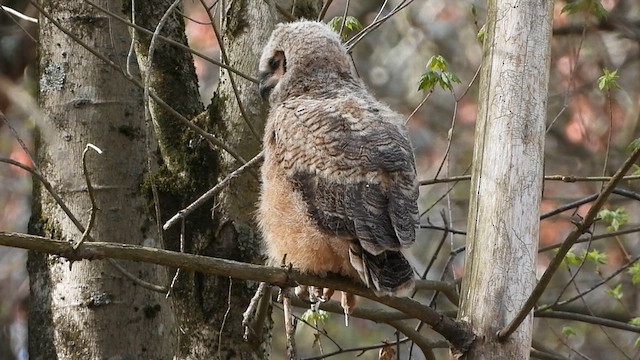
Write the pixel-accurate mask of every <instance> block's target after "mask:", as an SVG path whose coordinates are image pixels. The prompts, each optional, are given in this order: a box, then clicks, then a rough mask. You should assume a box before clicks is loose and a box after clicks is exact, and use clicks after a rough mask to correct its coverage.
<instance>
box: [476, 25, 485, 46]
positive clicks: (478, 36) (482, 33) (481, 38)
mask: <svg viewBox="0 0 640 360" xmlns="http://www.w3.org/2000/svg"><path fill="white" fill-rule="evenodd" d="M485 35H487V24H484V25H482V27H481V28H480V30H479V31H478V33H477V34H476V39H478V41H480V42H481V43H484V37H485Z"/></svg>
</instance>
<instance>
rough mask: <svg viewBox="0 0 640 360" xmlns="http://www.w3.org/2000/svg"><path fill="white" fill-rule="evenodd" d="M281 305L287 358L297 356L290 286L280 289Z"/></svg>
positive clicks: (293, 358)
mask: <svg viewBox="0 0 640 360" xmlns="http://www.w3.org/2000/svg"><path fill="white" fill-rule="evenodd" d="M282 307H283V309H284V332H285V334H286V336H287V358H289V360H295V359H297V358H298V354H297V352H296V336H295V335H296V323H295V320H294V318H293V306H292V305H291V288H284V289H282Z"/></svg>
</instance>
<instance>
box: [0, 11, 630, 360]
mask: <svg viewBox="0 0 640 360" xmlns="http://www.w3.org/2000/svg"><path fill="white" fill-rule="evenodd" d="M581 1H582V0H581ZM208 2H211V1H208ZM578 2H580V1H578ZM583 2H585V3H587V2H588V1H583ZM347 3H350V4H349V5H348V6H349V7H348V14H349V15H350V16H354V17H355V18H357V19H358V20H359V21H360V22H361V23H362V24H363V25H365V26H366V25H367V24H370V23H371V22H372V21H374V19H375V18H376V17H377V16H384V15H387V14H388V13H389V11H390V10H391V9H393V8H394V7H395V6H397V5H399V4H401V3H410V4H409V5H408V6H407V7H406V8H405V9H403V10H401V11H399V12H398V13H396V14H395V15H393V16H392V17H390V18H389V19H388V20H387V21H385V22H384V23H383V24H382V25H381V26H380V27H379V28H378V29H376V30H374V31H373V32H371V33H370V34H368V35H367V36H366V37H364V38H363V39H362V40H361V41H359V42H358V44H357V45H356V46H355V47H354V51H353V59H354V62H355V64H356V67H357V70H358V72H359V74H360V76H361V77H362V78H363V79H364V80H365V82H366V83H367V84H368V85H369V87H370V88H371V90H372V91H373V92H374V93H375V94H376V95H377V97H378V98H379V99H381V100H383V101H385V102H387V103H388V104H390V105H391V107H392V108H393V109H395V110H397V111H398V112H401V113H403V114H405V115H406V116H407V118H408V126H409V127H410V131H411V140H412V142H413V146H414V149H415V153H416V160H417V166H418V177H419V179H421V180H429V179H433V178H434V176H437V177H438V178H449V177H454V176H461V175H468V174H469V169H470V161H471V155H472V151H473V143H474V137H473V136H474V126H475V119H476V111H477V87H478V81H477V79H476V78H475V75H476V74H477V72H478V68H479V65H480V63H481V60H482V59H481V57H482V43H481V42H480V41H479V40H478V36H477V35H478V33H479V32H480V31H481V28H482V25H483V23H484V18H485V11H486V4H485V2H484V1H471V0H469V1H462V0H460V1H450V0H416V1H409V2H407V1H402V0H389V1H351V2H349V1H346V2H345V1H344V0H336V1H333V3H332V5H331V7H330V8H329V11H328V13H327V15H326V17H325V21H328V20H330V19H332V18H333V17H335V16H341V15H342V13H343V12H344V10H345V6H347ZM596 3H597V2H596ZM2 5H3V6H8V7H11V8H13V9H16V10H18V11H20V12H22V13H24V14H27V15H30V16H34V17H37V12H36V11H34V9H33V8H31V7H30V6H29V2H28V1H2ZM566 5H567V2H565V1H557V2H556V4H555V10H554V15H553V24H554V25H553V27H554V36H553V43H552V60H551V79H550V83H549V101H548V114H547V138H546V154H545V172H546V175H556V174H559V175H566V176H575V177H596V176H610V175H612V174H613V173H614V172H615V170H616V169H617V168H618V167H619V165H620V164H621V163H622V162H623V161H624V159H625V158H626V155H627V150H626V148H627V146H628V145H629V143H630V142H631V141H632V140H633V139H635V138H638V137H640V128H639V126H638V125H639V121H640V2H638V1H637V0H604V1H602V2H601V5H602V7H603V9H604V10H606V12H607V13H608V15H607V16H606V17H605V18H598V17H597V16H594V15H593V14H587V13H577V14H569V13H568V12H562V9H563V8H564V7H565V6H566ZM183 6H184V16H185V22H186V28H187V36H188V38H189V44H190V46H191V47H192V48H194V49H196V50H199V51H201V52H203V53H205V54H207V55H209V56H210V57H212V58H218V57H219V47H218V44H217V42H216V37H215V36H214V34H213V31H212V29H211V27H210V26H209V25H207V23H208V22H209V17H208V16H207V14H206V13H205V9H203V8H202V6H201V4H200V3H199V2H197V1H184V3H183ZM35 26H37V25H36V24H33V23H31V22H29V21H25V20H22V19H19V18H18V17H16V16H14V15H11V14H9V13H8V12H7V11H4V10H3V11H0V75H1V76H2V79H3V81H12V82H14V83H16V84H20V86H21V87H22V88H23V89H24V90H25V91H26V92H30V93H34V91H35V89H36V87H37V79H36V78H35V75H34V72H33V64H34V61H35V47H36V41H37V39H35V34H36V31H34V28H35ZM353 33H355V32H352V33H350V35H352V34H353ZM433 55H442V56H443V57H444V58H445V59H446V60H447V61H448V69H447V70H448V71H451V72H453V73H455V74H456V75H457V76H458V77H459V79H460V80H461V83H460V84H456V85H454V87H453V91H452V92H450V91H448V90H443V89H441V88H437V89H436V90H435V91H433V93H431V92H428V91H420V90H418V85H419V80H420V78H421V75H422V74H423V73H424V72H425V66H426V64H427V62H428V60H429V58H431V56H433ZM194 62H195V66H196V70H197V73H198V76H199V80H200V91H201V95H202V100H203V102H204V103H205V104H206V103H208V102H209V101H210V99H211V95H212V92H213V90H214V89H215V87H216V84H217V80H218V75H219V68H218V67H217V66H215V65H213V64H210V63H208V62H206V61H204V60H202V59H201V58H198V57H195V58H194ZM605 68H606V69H608V70H611V71H614V70H615V71H617V76H618V78H617V83H618V84H619V88H612V89H611V90H609V91H607V90H606V89H605V90H601V89H599V87H598V79H599V78H600V77H601V76H602V75H603V69H605ZM4 88H5V89H6V87H4ZM2 89H3V86H1V83H0V110H1V111H2V112H3V113H4V114H6V116H7V119H8V121H9V123H10V124H11V128H13V129H14V131H15V132H17V135H18V136H19V138H21V139H23V140H24V141H25V142H26V144H27V146H28V147H29V148H33V143H32V140H31V139H32V135H31V134H32V133H33V131H34V125H33V123H32V122H31V121H30V120H29V119H27V118H25V117H24V115H22V114H21V113H20V112H19V111H17V110H16V109H15V107H13V108H12V107H11V102H10V101H9V100H8V98H6V97H5V96H4V95H3V93H2ZM427 96H428V98H426V101H425V97H427ZM449 138H450V139H451V141H450V143H449V141H448V139H449ZM447 153H448V156H447V157H446V161H444V162H443V159H444V158H445V154H447ZM0 158H5V159H13V160H15V161H18V162H21V163H23V164H27V165H29V159H28V157H27V156H26V155H25V153H24V152H23V151H22V149H21V147H20V145H19V144H18V143H17V141H16V136H15V134H12V129H10V127H9V126H7V125H6V124H4V123H3V121H0ZM436 174H437V175H436ZM31 180H32V179H31V177H30V176H29V174H28V173H26V172H25V171H23V170H21V169H19V168H17V167H15V166H11V165H9V164H0V229H1V230H3V231H15V232H26V230H27V222H28V220H29V215H30V191H31ZM588 180H593V179H588ZM601 186H602V181H576V182H563V181H546V182H545V187H544V195H543V202H542V206H541V209H540V210H539V212H540V214H544V213H546V212H548V211H551V210H553V209H556V208H558V207H560V206H562V205H564V204H567V203H570V202H573V201H576V200H578V199H581V198H584V197H586V196H588V195H591V194H594V193H597V192H598V191H599V189H600V187H601ZM623 187H624V188H625V189H626V190H628V191H629V194H627V196H619V195H614V196H613V197H612V198H611V199H610V202H609V203H608V205H607V209H609V210H611V214H610V217H609V218H607V217H605V218H604V219H603V221H601V222H600V223H599V224H598V226H596V228H595V229H593V234H594V235H596V236H597V235H599V234H603V233H608V232H611V231H618V232H620V231H626V230H628V232H629V233H627V234H619V235H616V236H612V237H607V238H604V239H603V240H601V241H593V242H584V243H582V244H578V245H576V246H575V247H574V249H573V250H572V252H571V253H570V257H568V258H567V266H566V267H564V268H563V269H562V270H561V271H560V272H559V273H558V275H557V276H556V277H555V279H554V283H553V285H552V286H550V287H549V288H548V289H547V293H546V294H547V295H546V296H545V297H544V298H543V300H542V303H557V302H558V301H557V300H558V299H559V298H562V299H570V298H572V297H573V296H574V295H576V294H581V293H582V292H584V291H585V290H587V289H590V288H591V287H595V286H596V285H598V286H597V287H596V288H595V290H594V291H592V292H590V293H589V294H588V295H585V296H583V297H578V298H577V299H575V301H570V302H567V303H566V304H560V305H562V306H563V307H564V308H565V309H569V308H571V309H572V311H575V312H578V313H583V314H586V315H589V314H591V315H594V316H598V317H603V318H608V319H614V320H618V321H622V322H630V321H631V322H632V323H633V321H634V319H635V321H637V320H638V319H640V289H638V285H637V282H638V281H639V280H640V271H638V270H635V271H637V273H636V272H634V270H633V269H634V263H635V261H636V260H637V259H638V255H640V242H639V241H638V240H640V235H639V234H638V231H640V228H639V227H640V215H639V214H640V211H639V210H640V206H639V202H638V200H640V198H639V197H640V196H639V195H638V193H639V192H640V191H639V190H640V189H639V187H638V183H637V182H633V181H628V182H625V183H624V184H623ZM468 196H469V188H468V181H465V180H461V181H457V182H452V181H451V182H443V183H438V184H432V185H428V186H422V187H421V196H420V209H421V212H422V214H423V215H422V218H421V224H422V228H421V229H420V231H419V233H418V240H417V244H416V245H417V246H415V248H414V250H415V251H414V255H415V257H416V260H417V262H418V263H420V264H422V266H423V268H422V269H418V270H419V271H420V272H422V271H424V269H425V268H426V266H427V264H429V263H430V261H431V260H432V259H435V260H434V262H433V265H431V267H430V269H429V275H428V278H432V279H447V280H458V279H460V277H461V276H462V275H463V274H462V272H463V269H464V267H463V257H464V255H463V254H464V253H463V252H462V251H460V249H461V247H462V246H463V245H464V240H465V238H464V230H465V226H466V215H467V209H468ZM588 208H589V204H588V203H587V204H584V205H582V206H580V207H578V208H577V211H574V209H571V210H570V211H567V212H563V213H561V214H558V215H555V216H552V217H550V218H548V219H545V220H543V221H542V223H541V234H540V248H541V250H545V249H546V250H547V251H541V254H540V257H539V263H538V274H541V273H542V272H543V271H544V269H545V265H546V264H547V262H548V260H549V259H550V258H551V256H553V251H552V246H553V245H554V244H557V243H558V242H560V241H562V240H563V239H564V237H565V236H566V234H567V233H568V232H569V231H571V230H572V226H573V225H572V222H571V221H572V218H574V217H577V216H580V214H584V213H585V212H586V210H588ZM531 212H532V215H533V214H535V213H536V209H531ZM445 227H447V228H449V229H450V230H451V231H449V232H448V233H447V236H446V237H443V231H442V229H443V228H445ZM585 254H586V255H585ZM25 262H26V252H25V251H23V250H18V249H13V248H5V247H0V359H20V360H23V359H27V358H28V355H27V352H26V338H27V331H26V321H27V316H28V314H27V311H26V309H27V307H26V304H27V302H28V301H29V290H28V289H29V287H28V276H27V272H26V267H25ZM636 274H637V275H636ZM636 276H637V277H636ZM603 280H607V281H606V282H603ZM600 283H602V284H600ZM418 298H419V300H420V301H421V302H423V303H431V304H432V305H433V306H434V307H436V308H437V309H438V310H454V309H455V308H454V307H453V306H451V305H448V304H449V303H448V302H447V301H446V300H443V299H440V298H436V297H433V296H432V294H425V295H418ZM560 305H558V306H560ZM559 308H560V307H559ZM303 311H304V309H297V312H298V313H299V314H300V313H302V312H303ZM274 314H275V315H276V316H281V311H280V310H278V309H276V310H274ZM275 323H276V329H275V330H274V341H275V343H274V359H277V358H280V357H279V356H282V353H283V348H284V345H283V341H284V340H283V338H284V335H283V334H284V331H283V330H282V328H281V327H278V326H281V323H282V321H281V320H279V319H277V318H276V320H275ZM639 323H640V322H639ZM238 325H239V324H238ZM636 325H638V323H636ZM234 326H235V325H234ZM319 326H320V327H321V328H323V329H325V330H326V332H327V334H328V336H329V337H331V338H332V339H334V340H335V341H336V342H338V343H339V344H340V346H341V347H342V348H343V349H346V348H350V347H358V346H363V345H368V344H376V343H380V341H385V340H387V341H394V340H396V335H395V334H394V332H393V329H392V328H390V327H388V326H386V325H377V324H374V323H372V322H368V321H364V320H360V321H359V320H357V319H353V321H352V324H351V325H350V327H349V328H348V329H345V328H344V325H343V321H342V319H341V317H340V316H339V315H331V316H330V317H329V319H327V320H325V321H324V322H321V323H320V324H319ZM536 328H537V330H536V332H535V334H534V342H537V343H540V344H544V346H545V347H547V348H549V349H551V350H553V351H554V352H558V353H561V354H563V355H564V356H566V357H567V358H571V359H573V358H576V359H578V358H582V359H600V358H604V357H606V358H610V359H640V351H639V349H640V344H638V342H637V339H638V336H639V335H638V334H635V333H632V332H629V331H623V330H617V329H610V328H607V327H604V326H599V325H592V324H585V323H583V322H574V321H570V320H566V319H544V318H538V319H537V320H536ZM297 336H298V344H299V345H298V346H299V348H300V354H301V355H302V356H312V355H313V354H318V353H319V352H318V349H317V347H318V346H319V345H321V346H323V347H324V350H325V352H330V351H333V350H335V346H334V345H333V344H332V340H330V339H327V337H325V336H319V335H318V334H317V333H316V331H315V330H314V329H313V328H310V327H307V326H304V325H299V328H298V334H297ZM407 349H408V347H407ZM404 351H407V350H403V356H402V358H407V356H408V353H407V352H404ZM416 352H417V351H414V358H419V357H417V356H418V355H416V354H415V353H416ZM353 354H354V353H348V354H344V355H342V357H340V356H337V357H334V358H343V359H350V358H353V356H354V355H353ZM356 354H357V352H356ZM439 354H441V355H442V356H444V354H446V352H444V350H443V351H442V352H441V353H439ZM605 354H606V355H605ZM362 358H366V359H373V358H377V350H376V351H370V352H367V353H366V354H365V356H363V357H362Z"/></svg>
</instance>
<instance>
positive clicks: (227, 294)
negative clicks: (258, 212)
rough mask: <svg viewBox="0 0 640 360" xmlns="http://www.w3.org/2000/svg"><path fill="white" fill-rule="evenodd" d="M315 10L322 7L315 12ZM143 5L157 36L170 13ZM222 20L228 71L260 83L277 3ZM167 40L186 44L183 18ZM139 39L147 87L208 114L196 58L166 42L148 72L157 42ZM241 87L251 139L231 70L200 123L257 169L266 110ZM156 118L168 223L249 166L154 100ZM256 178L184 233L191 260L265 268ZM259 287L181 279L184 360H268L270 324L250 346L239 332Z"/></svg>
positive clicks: (231, 7)
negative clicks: (217, 259) (151, 47)
mask: <svg viewBox="0 0 640 360" xmlns="http://www.w3.org/2000/svg"><path fill="white" fill-rule="evenodd" d="M298 3H300V4H298V5H297V7H298V8H301V7H304V8H305V9H306V14H307V16H317V13H318V12H319V9H320V7H321V1H319V0H315V1H313V2H311V1H302V2H300V1H298ZM307 3H314V4H316V5H315V6H314V7H309V6H308V5H307ZM136 6H137V9H136V19H138V20H137V23H138V24H140V25H142V26H144V27H145V28H147V29H150V30H154V29H155V27H156V26H157V24H158V22H159V20H160V18H161V17H162V15H163V14H164V12H165V11H166V10H167V8H168V4H165V6H162V7H160V6H158V5H157V2H154V1H136ZM289 8H290V5H289ZM309 8H310V9H309ZM314 11H315V12H314ZM224 12H225V14H224V15H225V16H224V21H223V25H222V29H221V32H222V36H223V45H224V46H225V50H226V52H227V55H228V65H230V66H232V67H234V68H236V69H237V70H239V71H241V72H243V73H245V74H249V75H250V76H253V77H257V68H258V60H259V58H260V55H261V52H262V46H263V44H264V43H266V41H267V39H268V37H269V35H270V33H271V30H272V29H273V28H274V26H275V24H276V22H278V21H282V20H283V19H282V17H281V15H279V14H278V12H277V10H276V9H275V7H274V6H273V4H271V2H265V1H233V2H229V3H228V7H225V8H224ZM161 34H163V35H164V36H168V37H171V38H173V39H174V40H177V41H181V42H186V40H185V39H184V33H183V24H182V21H181V19H180V18H179V17H176V16H171V17H170V18H169V20H168V22H167V24H166V25H165V28H164V29H163V31H162V32H161ZM136 36H137V40H138V42H137V43H136V55H137V57H138V61H139V63H140V64H141V68H142V69H143V78H145V77H146V75H147V72H151V82H150V83H151V88H152V90H153V91H154V92H155V93H156V94H157V95H158V96H159V97H160V98H161V99H163V100H164V101H165V102H167V103H168V104H169V105H170V106H172V107H173V108H174V109H176V110H178V112H180V113H181V114H182V115H183V116H185V117H186V118H188V119H192V118H195V116H196V115H197V114H198V112H199V111H200V107H201V105H200V103H199V100H198V99H197V91H195V88H194V84H196V78H195V72H194V71H193V67H192V63H191V59H190V57H189V55H188V54H186V53H182V52H180V51H177V50H175V49H173V48H171V47H169V46H166V45H163V44H162V43H161V42H160V43H159V44H158V48H157V49H156V52H155V55H154V61H153V64H152V66H151V67H148V66H147V63H148V48H149V41H150V38H149V36H145V35H142V34H140V33H138V34H136ZM234 81H235V85H236V88H237V90H238V97H239V99H240V102H241V103H242V105H243V109H244V111H245V115H246V116H247V118H248V121H249V122H250V123H251V126H252V128H253V131H251V130H250V129H249V128H248V127H247V123H246V122H245V120H244V118H243V117H242V115H241V112H240V109H239V107H238V105H237V100H236V96H235V95H234V92H233V88H232V86H231V80H230V78H229V74H228V73H227V71H225V70H222V75H221V81H220V85H219V88H218V90H217V91H216V93H215V95H214V97H213V99H212V104H211V106H210V107H209V109H208V115H209V116H208V117H207V118H206V119H205V118H203V117H201V116H199V117H198V118H197V120H196V121H197V125H199V126H201V127H203V128H204V129H205V130H207V131H209V132H211V133H213V134H214V135H215V136H216V137H218V138H219V139H221V140H222V141H224V142H225V143H226V144H227V145H229V146H230V147H231V148H233V149H234V150H235V151H236V152H237V153H239V154H240V155H241V156H242V157H243V158H244V159H246V160H249V159H251V158H252V157H253V156H255V155H256V154H258V153H259V152H260V149H261V133H262V128H263V124H264V118H265V117H266V111H267V108H266V106H264V105H263V104H262V101H261V100H260V98H259V96H258V91H257V85H256V84H254V83H252V82H249V81H247V80H245V79H243V78H241V77H238V76H235V75H234ZM150 109H151V116H152V117H153V123H154V126H155V132H156V133H157V135H158V142H159V144H160V154H161V157H162V160H163V161H162V162H163V166H162V168H161V169H160V171H159V172H158V175H157V176H155V177H154V179H155V180H154V183H155V184H156V186H157V188H158V190H159V192H160V194H161V196H160V199H161V201H160V205H161V208H162V215H163V221H166V220H167V219H168V218H169V217H171V216H172V215H173V214H175V213H176V212H177V211H178V210H180V209H182V208H184V207H186V206H187V205H189V203H191V202H192V201H194V200H195V199H196V198H197V197H199V196H200V195H202V194H203V193H204V192H206V191H207V190H209V188H211V187H213V186H214V185H215V184H216V183H217V182H218V181H220V180H222V179H224V178H225V177H226V176H227V175H228V174H229V173H230V172H232V171H233V170H235V169H236V168H237V167H239V166H240V165H241V164H239V163H238V162H236V161H235V160H234V159H233V158H232V157H230V156H228V154H227V153H226V152H224V151H223V150H221V149H218V148H216V149H215V151H212V150H211V148H210V147H209V145H208V144H207V143H206V142H205V141H203V139H201V138H200V137H199V136H197V135H196V134H194V133H193V132H192V131H190V130H188V129H186V128H185V127H184V125H182V124H180V123H178V122H177V120H176V119H175V118H173V117H172V115H170V114H168V113H167V112H165V111H163V110H161V109H160V107H158V106H157V105H156V104H155V103H154V102H153V101H152V102H151V103H150ZM254 132H255V134H254ZM256 135H257V136H256ZM256 173H257V169H256V168H254V169H252V170H251V172H249V173H245V174H244V175H242V176H240V177H239V178H236V179H234V180H233V182H232V184H231V185H230V186H229V187H228V188H226V189H225V191H224V192H223V193H222V194H220V195H219V196H218V197H217V198H216V199H215V204H214V202H211V203H209V204H208V205H207V206H204V207H203V208H201V209H199V210H197V211H195V212H193V213H191V214H190V215H189V216H188V218H187V221H186V227H185V228H186V231H185V234H186V236H185V239H186V243H185V250H186V251H187V252H190V253H195V254H200V255H208V256H214V257H220V258H226V259H233V260H238V261H243V262H259V261H260V258H261V250H260V249H261V246H260V243H259V237H258V235H257V234H256V232H255V227H254V224H253V216H254V212H255V204H256V202H257V195H258V188H259V186H258V181H257V176H256ZM212 208H213V209H214V211H213V221H212V219H211V214H212ZM176 228H179V226H176ZM178 235H179V234H178V232H177V231H175V230H173V231H169V232H168V233H166V234H165V239H166V242H167V247H168V248H169V249H172V250H177V249H178V248H179V246H178ZM256 285H257V284H255V283H253V282H246V281H241V280H233V281H231V280H230V279H227V278H221V277H214V276H205V275H202V274H198V273H192V272H182V274H181V276H180V277H179V278H178V282H177V283H176V286H175V289H174V291H173V300H174V305H175V311H176V317H177V320H178V323H179V326H180V330H181V331H180V340H179V347H178V351H177V358H179V359H187V358H198V359H213V358H220V359H252V358H268V356H269V349H270V347H269V343H268V341H266V340H267V339H268V338H269V336H270V332H269V328H270V322H269V321H267V323H265V324H264V328H263V330H262V331H261V332H259V334H258V336H257V338H254V339H252V340H253V341H252V342H251V343H247V342H245V341H244V340H243V335H244V329H243V328H242V326H240V324H241V322H242V313H243V312H244V310H245V309H246V307H247V305H248V303H249V300H250V299H251V297H252V295H253V293H254V291H255V288H256ZM220 340H223V341H221V342H220Z"/></svg>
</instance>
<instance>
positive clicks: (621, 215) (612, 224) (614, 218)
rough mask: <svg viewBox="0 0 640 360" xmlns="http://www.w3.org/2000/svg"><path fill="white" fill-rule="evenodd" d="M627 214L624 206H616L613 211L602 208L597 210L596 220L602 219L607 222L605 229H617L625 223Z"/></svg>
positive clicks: (627, 217)
mask: <svg viewBox="0 0 640 360" xmlns="http://www.w3.org/2000/svg"><path fill="white" fill-rule="evenodd" d="M628 219H629V215H628V214H627V212H626V211H625V209H624V208H618V209H616V210H615V211H612V210H608V209H602V210H600V211H599V212H598V220H602V221H604V222H606V223H607V224H609V226H608V227H607V231H618V229H620V226H622V225H624V224H626V223H627V220H628Z"/></svg>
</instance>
